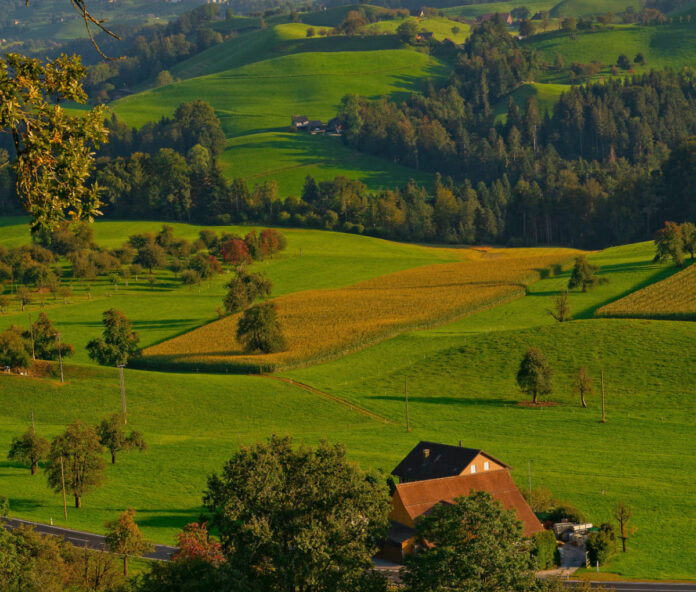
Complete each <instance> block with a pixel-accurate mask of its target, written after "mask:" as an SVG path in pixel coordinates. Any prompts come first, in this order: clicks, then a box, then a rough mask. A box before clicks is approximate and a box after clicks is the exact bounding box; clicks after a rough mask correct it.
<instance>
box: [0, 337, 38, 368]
mask: <svg viewBox="0 0 696 592" xmlns="http://www.w3.org/2000/svg"><path fill="white" fill-rule="evenodd" d="M30 364H31V356H30V355H29V352H27V348H26V344H25V342H24V340H23V339H22V335H21V332H20V330H19V329H18V328H17V327H10V328H9V329H6V330H5V331H3V332H2V333H0V366H9V367H10V368H27V367H29V365H30Z"/></svg>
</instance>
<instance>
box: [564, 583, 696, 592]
mask: <svg viewBox="0 0 696 592" xmlns="http://www.w3.org/2000/svg"><path fill="white" fill-rule="evenodd" d="M565 584H566V585H567V586H569V587H574V586H577V585H578V584H579V582H574V581H572V580H568V581H567V582H565ZM591 585H592V587H593V588H597V587H599V586H604V587H605V588H607V589H608V590H616V592H696V583H693V584H672V583H670V582H610V581H607V582H591Z"/></svg>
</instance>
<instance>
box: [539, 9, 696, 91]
mask: <svg viewBox="0 0 696 592" xmlns="http://www.w3.org/2000/svg"><path fill="white" fill-rule="evenodd" d="M694 35H696V24H694V23H673V24H667V25H660V26H639V25H617V26H615V27H614V30H604V31H598V32H587V33H578V34H577V35H576V37H575V39H571V38H570V37H569V36H568V35H567V34H566V33H561V32H558V33H547V34H542V35H536V36H534V37H532V38H530V39H529V40H528V41H526V43H527V44H528V45H529V46H531V47H534V48H535V49H536V50H537V51H538V52H540V53H541V54H542V55H543V56H544V58H545V59H546V60H547V61H548V62H549V63H553V62H554V60H555V59H556V54H560V55H561V56H562V58H563V62H564V64H565V69H564V70H563V71H562V72H561V73H557V72H549V73H548V74H547V75H546V77H547V78H549V79H551V80H554V81H556V82H567V81H568V80H569V70H568V68H569V67H570V65H571V64H572V63H573V62H582V63H590V62H591V61H593V60H598V61H600V62H602V63H603V64H606V65H607V66H610V65H611V64H615V63H616V60H617V58H618V56H619V55H620V54H622V53H625V54H626V55H627V56H628V57H629V58H630V59H631V60H633V58H634V57H635V55H636V54H638V53H639V52H641V53H643V55H644V56H645V58H646V60H647V63H646V65H645V66H642V67H641V66H635V70H636V72H639V73H640V72H644V71H648V70H650V69H662V68H665V67H670V68H674V69H681V68H682V67H683V66H688V65H692V64H693V63H694V61H695V60H696V45H694V43H693V39H694ZM601 74H602V75H605V76H606V75H607V74H609V67H606V68H604V69H603V70H602V72H601Z"/></svg>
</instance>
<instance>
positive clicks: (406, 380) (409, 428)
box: [404, 378, 411, 432]
mask: <svg viewBox="0 0 696 592" xmlns="http://www.w3.org/2000/svg"><path fill="white" fill-rule="evenodd" d="M404 397H405V398H406V431H407V432H410V431H411V424H410V423H409V420H408V378H404Z"/></svg>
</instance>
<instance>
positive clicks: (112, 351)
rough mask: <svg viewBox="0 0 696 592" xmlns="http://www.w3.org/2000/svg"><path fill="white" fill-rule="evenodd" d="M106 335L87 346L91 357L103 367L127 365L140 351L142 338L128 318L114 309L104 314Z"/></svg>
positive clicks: (93, 340)
mask: <svg viewBox="0 0 696 592" xmlns="http://www.w3.org/2000/svg"><path fill="white" fill-rule="evenodd" d="M102 322H103V323H104V333H103V334H102V336H101V337H99V338H97V339H92V341H90V342H89V343H88V344H87V351H88V353H89V357H90V358H92V359H93V360H94V361H96V362H97V363H99V364H102V365H103V366H120V365H121V364H123V365H125V364H126V363H127V362H128V359H129V358H130V357H132V356H133V355H134V354H135V353H136V352H137V351H138V342H139V341H140V338H139V337H138V334H137V333H136V332H135V331H133V324H132V323H131V322H130V321H129V320H128V319H127V318H126V316H125V315H124V314H123V313H122V312H120V311H118V310H116V309H115V308H112V309H110V310H107V311H106V312H105V313H104V317H103V321H102Z"/></svg>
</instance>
